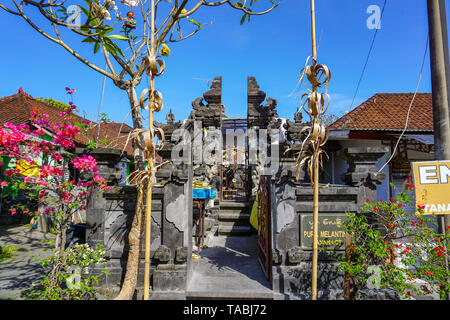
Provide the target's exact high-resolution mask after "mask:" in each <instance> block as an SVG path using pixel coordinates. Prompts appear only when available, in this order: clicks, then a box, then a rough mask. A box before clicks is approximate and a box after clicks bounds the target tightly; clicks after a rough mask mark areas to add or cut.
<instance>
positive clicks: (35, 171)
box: [16, 159, 39, 177]
mask: <svg viewBox="0 0 450 320" xmlns="http://www.w3.org/2000/svg"><path fill="white" fill-rule="evenodd" d="M16 169H18V170H19V172H20V173H21V174H22V175H24V176H29V177H30V176H33V177H39V167H38V166H36V165H31V164H30V163H29V162H28V161H26V160H23V159H20V160H19V161H17V163H16Z"/></svg>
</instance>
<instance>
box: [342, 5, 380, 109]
mask: <svg viewBox="0 0 450 320" xmlns="http://www.w3.org/2000/svg"><path fill="white" fill-rule="evenodd" d="M386 3H387V0H384V4H383V9H382V10H381V15H380V20H379V21H378V26H377V28H376V29H375V34H374V35H373V38H372V43H371V45H370V49H369V53H368V54H367V58H366V62H365V63H364V67H363V70H362V72H361V76H360V78H359V81H358V85H357V86H356V90H355V94H354V95H353V99H352V104H351V106H350V110H352V108H353V103H354V102H355V98H356V95H357V94H358V90H359V86H360V84H361V81H362V78H363V76H364V72H365V71H366V67H367V64H368V62H369V58H370V54H371V53H372V49H373V45H374V43H375V39H376V38H377V34H378V30H379V29H380V24H381V20H382V19H383V13H384V8H385V7H386Z"/></svg>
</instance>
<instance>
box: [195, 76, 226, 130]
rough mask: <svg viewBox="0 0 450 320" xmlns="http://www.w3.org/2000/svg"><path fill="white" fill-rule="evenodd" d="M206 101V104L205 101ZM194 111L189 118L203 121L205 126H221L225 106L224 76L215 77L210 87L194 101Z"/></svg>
mask: <svg viewBox="0 0 450 320" xmlns="http://www.w3.org/2000/svg"><path fill="white" fill-rule="evenodd" d="M203 100H204V101H206V103H207V104H206V105H205V104H204V103H203ZM192 108H193V110H192V112H191V114H190V115H189V119H192V120H197V121H198V120H199V121H202V124H203V126H204V127H209V126H214V127H218V128H219V127H220V126H221V119H222V114H223V113H224V106H223V105H222V77H216V78H214V80H213V82H212V84H211V87H210V89H209V90H208V91H207V92H205V93H204V94H203V98H202V97H198V98H196V99H195V100H194V101H192Z"/></svg>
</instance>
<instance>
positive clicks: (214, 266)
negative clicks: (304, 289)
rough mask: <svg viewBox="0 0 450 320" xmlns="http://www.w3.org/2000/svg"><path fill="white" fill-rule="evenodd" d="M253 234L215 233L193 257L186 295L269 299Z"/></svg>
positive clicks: (269, 292)
mask: <svg viewBox="0 0 450 320" xmlns="http://www.w3.org/2000/svg"><path fill="white" fill-rule="evenodd" d="M256 241H257V239H256V236H251V237H225V236H215V237H211V238H210V239H209V241H208V248H205V249H202V251H201V252H200V257H199V258H198V259H194V260H192V261H193V274H192V277H191V279H190V281H189V283H188V285H187V295H188V298H208V299H213V298H217V299H220V298H228V299H239V298H240V299H255V298H259V299H272V298H273V292H272V290H271V289H270V284H269V282H268V281H267V280H266V278H265V276H264V273H263V271H262V268H261V266H260V264H259V261H258V259H257V252H256Z"/></svg>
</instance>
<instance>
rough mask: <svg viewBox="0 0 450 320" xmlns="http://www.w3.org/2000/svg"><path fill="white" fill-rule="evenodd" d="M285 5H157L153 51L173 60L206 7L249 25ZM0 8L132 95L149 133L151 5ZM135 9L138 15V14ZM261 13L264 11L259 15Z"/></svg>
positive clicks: (136, 238)
mask: <svg viewBox="0 0 450 320" xmlns="http://www.w3.org/2000/svg"><path fill="white" fill-rule="evenodd" d="M281 1H282V0H277V1H274V0H260V1H259V3H258V0H236V1H231V0H219V1H205V0H198V1H196V2H195V4H193V5H192V3H193V2H194V1H189V4H188V1H187V0H156V1H155V7H154V9H155V23H156V28H155V34H154V46H155V51H154V52H158V53H159V54H160V55H162V56H168V55H169V54H170V52H171V50H170V48H169V47H168V44H171V43H179V42H181V41H183V40H186V39H190V38H192V37H193V36H194V35H196V34H198V33H199V31H201V29H202V28H203V27H205V26H206V25H207V24H204V23H201V22H198V21H197V20H195V19H194V16H195V15H196V14H197V13H198V12H199V11H200V9H202V8H205V7H222V6H230V7H231V8H233V9H235V10H236V12H240V13H241V14H242V18H241V20H240V23H241V24H243V23H245V22H246V21H247V22H248V21H250V17H251V16H256V15H258V16H259V15H264V14H267V13H269V12H271V11H272V10H273V9H275V8H276V7H277V6H278V5H279V4H280V2H281ZM117 2H118V0H117ZM119 6H120V7H121V8H119ZM0 8H1V9H3V11H4V12H6V13H9V14H13V15H15V16H18V17H20V18H22V19H23V20H24V21H25V22H26V23H27V24H28V25H30V26H31V27H32V28H33V29H35V30H36V31H37V32H38V33H39V34H41V35H42V36H44V37H45V38H47V39H48V40H50V41H52V42H54V43H55V44H57V45H59V46H61V47H63V48H64V49H65V50H66V51H67V52H69V53H70V54H71V55H73V56H74V57H75V58H76V59H77V60H78V61H80V62H82V63H83V64H85V65H87V66H88V67H90V68H91V69H93V70H94V71H96V72H98V73H100V74H102V75H104V76H106V77H108V78H109V79H111V80H112V81H113V83H114V85H115V86H116V87H117V88H119V89H121V90H124V91H125V92H126V93H127V96H128V100H129V106H130V113H131V117H132V121H133V127H134V130H142V129H143V128H144V126H143V123H142V114H141V110H140V108H139V99H138V96H137V94H136V87H137V86H138V85H139V84H140V83H141V81H142V79H143V77H144V76H145V71H146V70H147V68H148V65H147V63H146V62H145V61H146V59H147V57H149V56H150V55H151V52H150V38H151V32H150V17H149V16H150V11H151V10H150V9H151V8H150V1H148V0H122V1H121V4H119V3H117V4H116V3H115V1H113V0H73V1H71V0H40V1H32V0H21V1H19V0H9V4H0ZM134 8H137V9H139V10H136V11H137V12H133V10H134ZM260 8H262V9H261V10H259V9H260ZM120 9H125V10H128V14H127V16H123V15H122V14H121V13H120ZM0 11H1V10H0ZM130 12H131V13H130ZM134 14H137V15H138V16H137V17H136V19H137V21H136V20H134ZM42 18H45V19H44V20H46V23H48V22H49V23H50V27H48V24H45V23H44V26H39V25H38V23H37V21H41V20H42ZM136 25H141V28H140V29H139V30H138V28H137V26H136ZM62 31H64V33H63V32H62ZM66 31H67V32H72V33H73V34H75V35H76V36H78V37H79V40H78V42H75V43H74V44H69V43H68V42H67V41H66V40H65V39H64V37H63V36H64V35H66ZM82 43H87V44H89V45H91V46H92V49H93V54H98V53H99V52H101V53H102V54H103V57H104V62H105V65H106V67H104V68H102V67H99V66H98V65H96V64H95V63H94V62H93V59H92V58H93V55H92V56H89V57H86V56H83V55H82V54H81V53H80V51H81V47H80V45H81V44H82ZM100 49H101V50H100ZM153 58H155V57H153ZM131 140H132V143H133V149H134V153H133V157H134V160H135V163H136V166H137V168H138V169H140V170H144V168H145V165H144V154H143V152H142V151H141V150H140V149H139V148H137V144H136V141H135V140H134V139H131ZM141 209H142V206H139V205H138V206H137V207H136V212H135V216H134V219H133V223H132V228H131V231H130V234H129V246H130V249H129V256H128V263H127V270H126V276H125V281H124V283H123V286H122V291H121V293H120V294H119V296H118V297H117V299H131V298H132V296H133V293H134V291H135V287H136V281H137V269H138V262H139V247H140V241H141V234H142V229H143V219H142V210H141Z"/></svg>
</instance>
